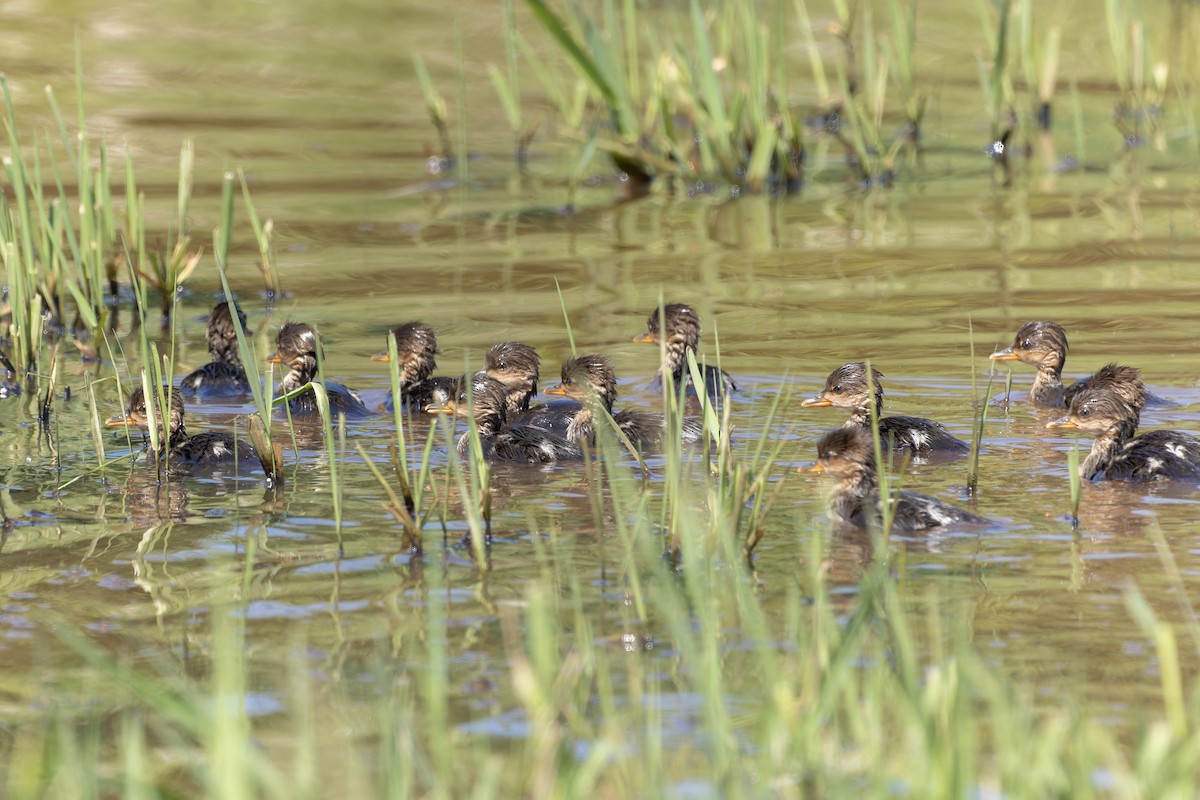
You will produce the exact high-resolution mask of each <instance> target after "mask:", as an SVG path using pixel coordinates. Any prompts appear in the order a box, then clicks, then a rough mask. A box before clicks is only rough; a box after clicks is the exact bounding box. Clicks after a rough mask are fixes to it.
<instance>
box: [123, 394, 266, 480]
mask: <svg viewBox="0 0 1200 800" xmlns="http://www.w3.org/2000/svg"><path fill="white" fill-rule="evenodd" d="M168 402H169V405H170V419H169V420H168V421H167V424H166V426H165V431H164V426H163V420H164V415H163V410H162V405H161V404H160V403H159V402H158V399H157V398H155V401H154V410H155V412H156V417H157V420H158V425H159V430H160V431H161V432H165V433H166V435H165V436H162V435H160V436H159V443H158V457H159V458H160V459H163V460H166V461H168V462H170V463H174V464H187V465H190V466H218V465H227V464H233V463H237V462H240V463H243V464H249V465H251V466H257V465H258V463H259V461H258V455H257V454H256V453H255V451H254V445H252V444H250V442H248V441H246V440H245V439H239V438H237V437H236V436H232V435H230V434H228V433H221V432H219V431H207V432H205V433H198V434H196V435H195V436H189V435H188V433H187V430H186V429H185V428H184V426H183V394H182V393H181V392H180V391H179V390H178V389H171V390H170V400H169V401H168ZM104 424H105V425H106V426H108V427H110V428H132V427H137V428H141V429H143V430H146V429H148V428H149V427H150V419H149V414H148V413H147V410H146V394H145V392H144V391H143V390H142V387H140V386H139V387H137V388H136V389H134V390H133V394H131V395H130V396H129V407H128V409H126V411H125V414H124V415H123V416H117V417H112V418H110V419H108V420H106V421H105V423H104Z"/></svg>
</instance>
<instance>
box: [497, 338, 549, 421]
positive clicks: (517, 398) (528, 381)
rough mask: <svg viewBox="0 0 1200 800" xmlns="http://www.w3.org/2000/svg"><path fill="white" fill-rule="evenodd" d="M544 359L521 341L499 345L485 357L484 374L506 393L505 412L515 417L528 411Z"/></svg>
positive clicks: (535, 391)
mask: <svg viewBox="0 0 1200 800" xmlns="http://www.w3.org/2000/svg"><path fill="white" fill-rule="evenodd" d="M541 366H542V360H541V358H539V357H538V354H537V351H536V350H534V349H533V348H532V347H530V346H529V345H527V344H523V343H521V342H500V343H499V344H496V345H493V346H492V348H491V349H490V350H488V351H487V354H486V355H485V356H484V357H483V371H484V372H486V373H487V374H488V377H490V378H492V379H494V380H497V381H499V382H500V383H501V384H503V385H504V390H505V411H506V413H507V414H508V416H510V417H512V418H516V416H517V415H518V414H524V413H525V412H526V411H528V410H529V404H530V403H531V402H532V401H533V398H534V396H535V395H536V394H537V390H538V377H539V374H538V373H539V371H540V369H541Z"/></svg>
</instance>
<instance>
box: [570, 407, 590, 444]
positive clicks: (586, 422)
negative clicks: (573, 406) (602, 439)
mask: <svg viewBox="0 0 1200 800" xmlns="http://www.w3.org/2000/svg"><path fill="white" fill-rule="evenodd" d="M595 435H596V425H595V421H594V419H593V417H592V410H591V409H590V408H588V407H587V406H586V405H585V406H584V407H583V408H581V409H579V410H578V411H576V412H575V416H573V417H571V421H570V423H568V424H567V441H569V442H574V443H575V444H583V443H584V442H588V443H591V442H592V440H593V439H594V437H595Z"/></svg>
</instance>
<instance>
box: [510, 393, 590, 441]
mask: <svg viewBox="0 0 1200 800" xmlns="http://www.w3.org/2000/svg"><path fill="white" fill-rule="evenodd" d="M581 408H583V404H582V403H580V402H579V401H578V400H569V399H564V400H551V401H550V402H548V403H539V404H538V405H536V406H534V407H533V408H531V409H529V410H528V411H526V412H525V413H523V414H520V415H518V416H517V417H516V418H515V419H514V420H513V424H514V425H521V426H526V427H531V428H541V429H542V430H546V431H550V432H551V433H553V434H555V435H557V436H560V437H563V438H565V437H566V435H567V427H568V426H570V424H571V420H572V419H574V418H575V415H576V414H577V413H578V412H579V409H581Z"/></svg>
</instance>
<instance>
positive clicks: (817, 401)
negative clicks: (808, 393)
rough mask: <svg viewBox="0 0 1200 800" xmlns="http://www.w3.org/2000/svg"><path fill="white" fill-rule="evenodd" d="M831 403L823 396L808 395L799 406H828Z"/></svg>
mask: <svg viewBox="0 0 1200 800" xmlns="http://www.w3.org/2000/svg"><path fill="white" fill-rule="evenodd" d="M832 405H833V403H831V402H829V401H828V400H826V399H825V398H824V397H810V398H809V399H808V400H805V401H804V402H803V403H801V404H800V407H801V408H829V407H830V406H832Z"/></svg>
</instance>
